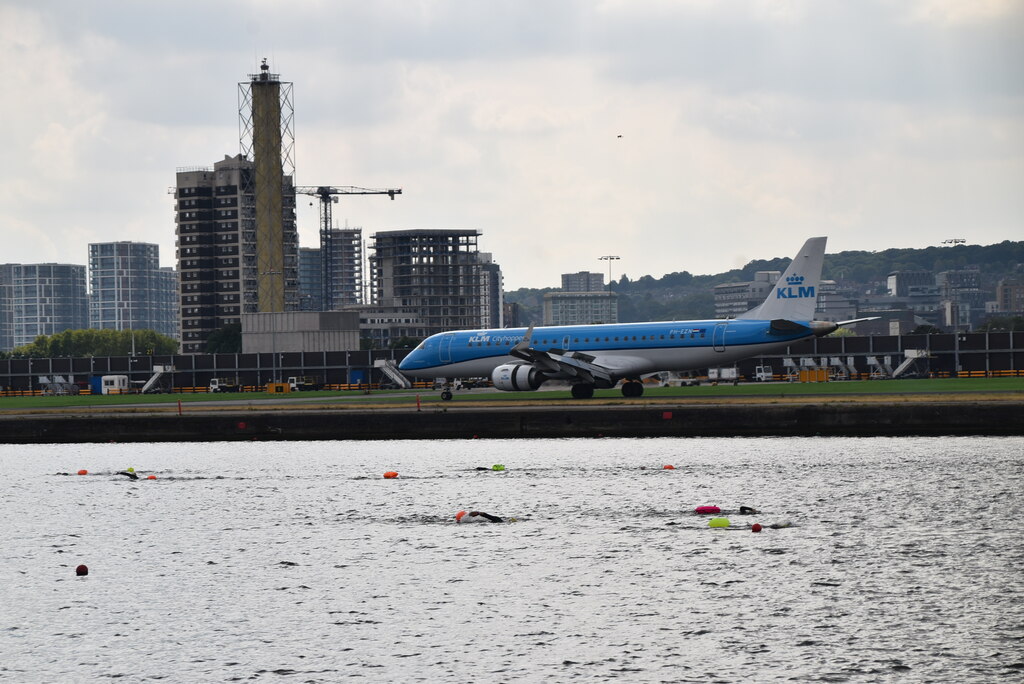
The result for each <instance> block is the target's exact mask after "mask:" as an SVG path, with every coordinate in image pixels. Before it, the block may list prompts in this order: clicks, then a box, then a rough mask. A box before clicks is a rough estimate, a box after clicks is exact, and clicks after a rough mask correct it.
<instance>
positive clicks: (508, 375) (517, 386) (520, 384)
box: [491, 363, 547, 392]
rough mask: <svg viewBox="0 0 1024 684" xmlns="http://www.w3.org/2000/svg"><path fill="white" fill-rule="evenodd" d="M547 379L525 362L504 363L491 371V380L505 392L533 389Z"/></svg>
mask: <svg viewBox="0 0 1024 684" xmlns="http://www.w3.org/2000/svg"><path fill="white" fill-rule="evenodd" d="M545 380H547V378H545V377H544V375H543V374H542V373H541V372H540V371H538V370H537V369H536V368H534V367H533V366H530V365H528V364H525V363H506V364H504V365H502V366H498V367H497V368H495V369H494V370H493V371H492V372H491V382H492V383H494V386H495V387H497V388H498V389H500V390H505V391H506V392H524V391H528V390H535V389H537V388H538V387H540V386H541V384H543V382H544V381H545Z"/></svg>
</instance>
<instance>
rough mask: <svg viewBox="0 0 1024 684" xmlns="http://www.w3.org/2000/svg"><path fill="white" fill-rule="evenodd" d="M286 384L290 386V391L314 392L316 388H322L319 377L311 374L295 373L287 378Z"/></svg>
mask: <svg viewBox="0 0 1024 684" xmlns="http://www.w3.org/2000/svg"><path fill="white" fill-rule="evenodd" d="M288 385H289V386H290V387H291V390H292V392H315V391H316V390H319V389H323V386H324V385H323V383H322V382H320V378H318V377H316V376H313V375H295V376H292V377H290V378H288Z"/></svg>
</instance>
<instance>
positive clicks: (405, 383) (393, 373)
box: [373, 359, 412, 389]
mask: <svg viewBox="0 0 1024 684" xmlns="http://www.w3.org/2000/svg"><path fill="white" fill-rule="evenodd" d="M373 365H374V367H375V368H379V369H380V370H381V371H382V372H383V373H384V375H386V376H388V377H389V378H390V379H391V381H392V382H394V383H395V384H396V385H398V386H399V387H401V388H402V389H411V388H412V381H410V380H409V378H407V377H405V376H404V375H402V371H400V370H398V365H397V364H395V362H394V361H392V360H391V359H377V360H376V361H374V362H373Z"/></svg>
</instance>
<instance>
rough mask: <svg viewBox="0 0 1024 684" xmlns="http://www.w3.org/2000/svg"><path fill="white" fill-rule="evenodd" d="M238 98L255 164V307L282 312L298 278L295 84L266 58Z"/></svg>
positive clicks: (244, 143) (245, 148)
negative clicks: (285, 79)
mask: <svg viewBox="0 0 1024 684" xmlns="http://www.w3.org/2000/svg"><path fill="white" fill-rule="evenodd" d="M238 102H239V105H238V127H239V145H240V147H241V152H242V155H243V156H244V157H246V158H248V159H251V160H252V161H253V163H254V165H255V168H254V174H253V177H252V183H253V194H254V195H255V198H256V207H255V217H254V219H255V233H256V235H255V237H256V264H255V268H256V282H257V287H256V293H257V295H256V298H257V307H256V309H257V311H259V312H260V313H266V312H274V311H284V310H285V309H286V304H292V305H291V306H287V308H289V309H291V308H294V301H293V300H294V299H295V297H296V294H295V289H296V284H297V280H298V272H297V269H298V258H297V253H296V250H295V248H294V246H291V245H290V244H289V243H290V240H291V239H292V238H294V237H295V236H294V235H293V234H294V231H295V221H294V211H295V210H294V207H295V195H294V191H291V190H290V188H291V181H292V178H293V177H294V174H295V161H294V150H295V134H294V129H293V121H294V115H295V112H294V107H293V104H292V84H291V83H288V82H282V81H281V79H280V77H279V75H278V74H272V73H270V67H269V66H268V65H267V60H266V59H264V60H263V63H262V64H261V65H260V73H258V74H249V80H248V81H246V82H242V83H239V84H238ZM289 219H290V220H289ZM289 224H290V225H289ZM243 230H245V226H244V225H243Z"/></svg>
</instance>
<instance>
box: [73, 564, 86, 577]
mask: <svg viewBox="0 0 1024 684" xmlns="http://www.w3.org/2000/svg"><path fill="white" fill-rule="evenodd" d="M75 574H76V575H78V576H79V577H84V576H85V575H88V574H89V568H88V566H85V565H79V566H78V567H77V568H75Z"/></svg>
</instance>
